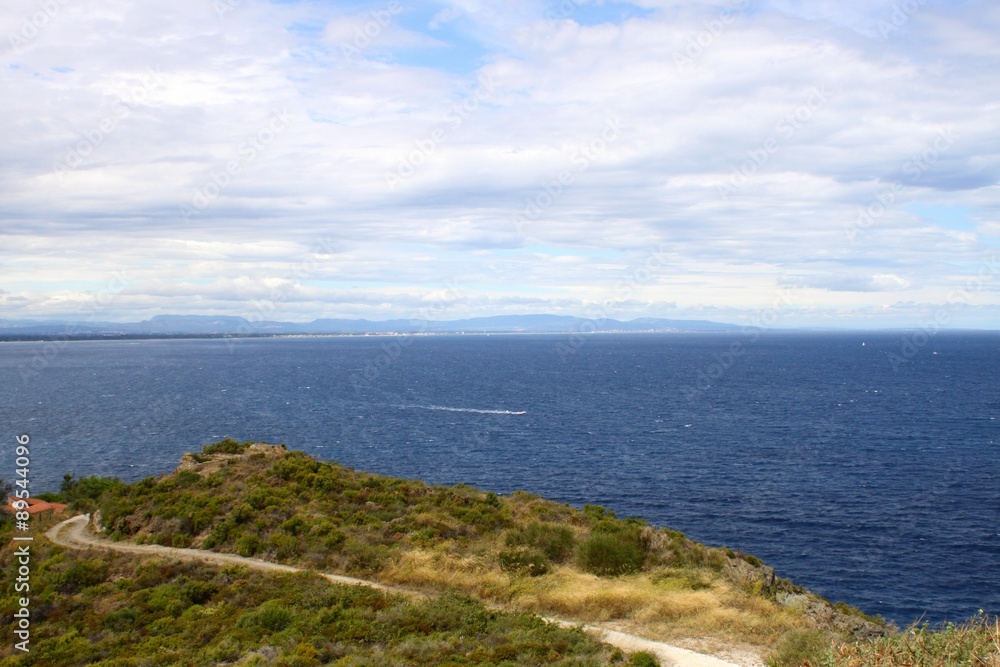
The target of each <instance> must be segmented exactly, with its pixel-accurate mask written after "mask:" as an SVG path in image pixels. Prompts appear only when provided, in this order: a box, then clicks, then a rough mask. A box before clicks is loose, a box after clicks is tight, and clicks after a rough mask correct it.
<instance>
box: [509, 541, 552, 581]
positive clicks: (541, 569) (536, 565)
mask: <svg viewBox="0 0 1000 667" xmlns="http://www.w3.org/2000/svg"><path fill="white" fill-rule="evenodd" d="M497 560H499V561H500V567H501V568H503V569H504V570H506V571H507V572H512V573H515V574H527V575H528V576H531V577H539V576H541V575H543V574H545V573H546V572H548V571H549V559H548V558H547V557H546V556H545V554H543V553H542V552H541V551H539V550H538V549H533V548H531V547H512V548H510V549H504V550H503V551H501V552H500V553H499V554H498V555H497Z"/></svg>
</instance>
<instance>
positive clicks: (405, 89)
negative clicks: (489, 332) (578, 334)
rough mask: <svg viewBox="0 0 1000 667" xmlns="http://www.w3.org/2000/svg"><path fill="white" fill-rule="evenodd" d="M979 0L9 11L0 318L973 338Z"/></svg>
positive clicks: (998, 209)
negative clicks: (572, 324) (679, 328)
mask: <svg viewBox="0 0 1000 667" xmlns="http://www.w3.org/2000/svg"><path fill="white" fill-rule="evenodd" d="M997 35H1000V6H998V5H997V4H996V3H994V2H992V1H987V0H980V1H977V0H969V1H962V0H954V1H943V0H942V1H935V0H864V1H863V2H862V1H860V0H859V1H855V0H837V1H836V2H834V1H833V0H812V1H805V0H719V1H717V2H716V1H710V2H708V1H706V2H692V1H690V0H687V1H674V0H635V1H634V2H613V1H611V0H561V1H557V0H506V1H505V2H485V1H481V0H441V1H439V2H407V1H405V0H391V1H383V0H377V1H375V2H367V1H360V0H356V1H352V2H327V1H324V0H315V1H312V2H302V1H297V0H284V1H280V2H278V1H275V2H266V1H263V0H170V1H169V2H167V1H166V0H143V2H129V1H122V0H104V1H102V2H95V1H93V0H10V1H9V2H5V3H3V5H2V7H0V37H2V38H3V39H2V41H0V54H2V55H0V59H2V77H0V94H2V99H3V104H2V105H0V128H2V130H0V132H2V134H3V138H4V140H3V142H2V143H0V320H48V319H73V320H76V321H102V322H103V321H130V322H134V321H141V320H144V319H148V318H150V317H152V316H155V315H160V314H194V315H197V314H203V315H209V314H211V315H239V316H243V317H246V318H247V319H249V320H251V321H259V320H264V319H267V320H282V321H293V322H304V321H310V320H313V319H316V318H324V317H346V318H368V319H374V320H382V319H391V318H423V319H435V320H442V319H458V318H465V317H475V316H487V315H501V314H520V313H554V314H564V315H575V316H580V317H589V318H594V319H600V318H604V317H610V318H614V319H620V320H628V319H633V318H637V317H665V318H676V319H688V318H690V319H710V320H716V321H723V322H733V323H740V324H747V325H766V326H775V327H803V326H805V327H813V326H815V327H848V328H883V327H914V328H916V327H920V328H925V329H932V330H936V329H944V328H993V329H1000V248H998V246H1000V187H998V179H1000V93H998V91H1000V39H998V38H997Z"/></svg>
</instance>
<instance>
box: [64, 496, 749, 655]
mask: <svg viewBox="0 0 1000 667" xmlns="http://www.w3.org/2000/svg"><path fill="white" fill-rule="evenodd" d="M89 522H90V515H87V514H80V515H77V516H75V517H73V518H71V519H66V520H65V521H63V522H61V523H58V524H56V525H55V526H53V527H52V528H50V529H49V530H48V531H47V532H46V533H45V536H46V537H48V538H49V539H50V540H52V541H53V542H54V543H56V544H58V545H60V546H63V547H68V548H70V549H108V550H113V551H121V552H124V553H132V554H141V555H147V556H164V557H169V558H176V559H178V560H184V561H196V562H202V563H211V564H215V565H245V566H247V567H250V568H253V569H255V570H264V571H267V572H305V571H309V572H314V571H312V570H305V569H303V568H298V567H292V566H291V565H280V564H278V563H269V562H268V561H265V560H260V559H259V558H247V557H244V556H237V555H235V554H223V553H218V552H215V551H203V550H201V549H178V548H175V547H162V546H158V545H151V544H131V543H128V542H111V541H109V540H104V539H101V538H99V537H97V536H96V535H94V534H92V533H89V532H88V531H87V530H86V528H87V525H88V523H89ZM314 574H318V575H320V576H321V577H325V578H326V579H328V580H330V581H332V582H334V583H336V584H348V585H359V586H368V587H370V588H376V589H378V590H380V591H385V592H386V593H395V594H398V595H407V596H410V597H424V594H423V593H420V592H417V591H412V590H409V589H405V588H397V587H395V586H386V585H384V584H380V583H377V582H374V581H368V580H366V579H356V578H355V577H345V576H341V575H339V574H327V573H325V572H314ZM543 618H545V617H543ZM545 620H546V621H549V622H551V623H556V624H558V625H561V626H563V627H582V628H583V629H584V630H585V631H586V632H588V633H590V634H593V635H595V636H596V637H597V638H599V639H600V640H601V641H603V642H606V643H608V644H611V645H612V646H616V647H618V648H620V649H622V650H623V651H630V652H632V651H649V652H650V653H652V654H654V655H655V656H656V657H657V658H659V659H660V664H661V665H663V667H671V666H672V667H740V666H739V665H735V664H733V663H730V662H725V661H723V660H720V659H719V658H714V657H712V656H709V655H703V654H701V653H695V652H694V651H689V650H687V649H683V648H680V647H677V646H671V645H670V644H664V643H663V642H656V641H652V640H649V639H643V638H642V637H637V636H635V635H630V634H626V633H624V632H618V631H616V630H610V629H608V628H604V627H601V626H599V625H582V626H581V625H580V624H579V623H573V622H572V621H566V620H562V619H557V618H545Z"/></svg>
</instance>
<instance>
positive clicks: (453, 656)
mask: <svg viewBox="0 0 1000 667" xmlns="http://www.w3.org/2000/svg"><path fill="white" fill-rule="evenodd" d="M10 537H11V535H10V530H9V529H6V530H3V531H0V539H2V541H3V544H4V545H5V546H4V547H3V548H2V549H0V578H2V583H0V585H2V587H3V591H4V597H3V598H2V602H0V605H2V609H0V612H2V614H3V624H4V628H3V631H4V633H5V636H7V637H13V636H14V634H13V629H14V628H13V627H12V624H13V623H14V620H15V619H14V618H13V613H14V611H15V610H16V609H17V608H18V607H17V604H18V603H17V600H16V595H17V594H15V593H14V583H15V582H14V578H15V576H16V572H17V567H16V563H17V560H16V558H15V556H14V549H15V544H14V543H12V541H11V540H10ZM32 550H33V554H32V555H33V558H32V568H33V573H32V579H31V596H32V597H31V599H32V607H31V610H32V626H31V628H32V637H31V646H30V648H31V651H30V653H23V652H21V651H18V650H16V649H15V648H14V647H13V645H12V644H13V641H8V642H6V643H5V644H4V646H3V647H2V648H0V667H15V666H17V667H27V666H29V665H39V666H44V667H62V666H64V665H65V666H72V665H90V664H100V665H106V666H108V667H112V666H114V667H126V666H136V667H138V666H140V665H142V666H154V665H179V664H183V665H217V664H236V665H244V666H249V665H275V666H283V667H306V666H313V665H337V666H341V667H348V666H358V667H360V666H362V665H365V666H369V665H404V664H405V665H451V666H453V667H458V666H459V665H462V666H472V665H484V666H485V665H493V666H497V667H500V666H503V667H515V666H520V665H546V666H551V667H570V666H573V667H597V666H599V665H612V664H624V662H625V658H624V656H622V654H621V653H620V652H618V651H615V650H614V649H611V648H610V647H607V646H605V645H602V644H600V643H598V642H597V641H595V640H593V639H591V638H590V637H588V636H587V635H585V634H584V633H583V632H582V631H580V630H578V629H562V628H559V627H557V626H555V625H552V624H548V623H545V622H543V621H541V620H539V619H538V618H536V617H534V616H531V615H529V614H523V613H521V614H517V613H500V612H497V611H491V610H488V609H486V608H485V607H484V606H483V605H482V604H481V603H478V602H475V601H473V600H470V599H469V598H468V597H465V596H462V595H460V594H455V593H446V594H444V595H442V596H439V597H434V598H431V599H424V600H416V601H415V600H410V599H406V598H403V597H399V596H392V595H386V594H384V593H381V592H379V591H376V590H374V589H371V588H367V587H363V586H344V585H336V584H331V583H329V582H327V581H326V580H325V579H323V578H321V577H319V576H316V575H311V574H295V575H279V574H267V573H261V572H257V571H254V572H250V571H249V570H247V569H246V568H243V567H227V568H220V567H212V566H207V565H203V564H196V563H178V562H170V561H159V560H150V559H142V558H136V557H134V556H130V555H118V554H114V553H100V554H95V553H87V552H79V551H74V550H64V549H62V548H60V547H56V546H53V545H52V544H51V543H49V542H48V541H47V540H44V539H40V537H39V531H36V540H35V541H34V542H33V544H32ZM642 664H646V663H642Z"/></svg>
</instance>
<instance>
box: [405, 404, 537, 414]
mask: <svg viewBox="0 0 1000 667" xmlns="http://www.w3.org/2000/svg"><path fill="white" fill-rule="evenodd" d="M396 407H397V408H404V409H411V410H443V411H444V412H474V413H476V414H480V415H526V414H528V412H527V411H526V410H521V411H516V410H480V409H479V408H449V407H448V406H445V405H397V406H396Z"/></svg>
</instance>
